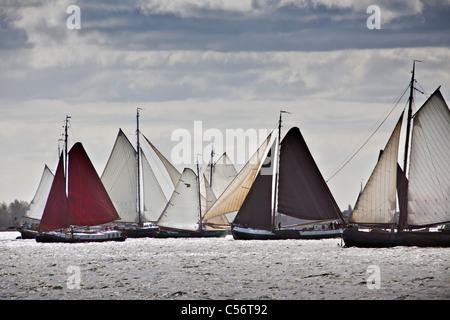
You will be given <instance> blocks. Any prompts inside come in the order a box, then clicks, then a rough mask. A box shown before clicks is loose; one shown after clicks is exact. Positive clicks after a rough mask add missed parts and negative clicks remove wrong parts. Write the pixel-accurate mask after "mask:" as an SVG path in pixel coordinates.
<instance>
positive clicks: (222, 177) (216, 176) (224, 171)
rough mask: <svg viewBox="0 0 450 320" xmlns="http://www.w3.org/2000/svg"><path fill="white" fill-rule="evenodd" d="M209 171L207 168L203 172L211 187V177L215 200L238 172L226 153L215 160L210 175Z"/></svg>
mask: <svg viewBox="0 0 450 320" xmlns="http://www.w3.org/2000/svg"><path fill="white" fill-rule="evenodd" d="M210 171H211V166H208V167H207V169H206V171H205V177H206V179H207V180H206V181H207V182H208V183H209V184H210V185H211V181H210V179H211V176H212V185H211V189H212V191H213V192H214V195H215V196H216V198H218V197H220V195H221V194H222V193H223V192H224V191H225V189H226V188H227V187H228V185H229V184H230V183H231V181H233V179H234V178H235V177H236V175H237V174H238V172H237V170H236V168H235V167H234V165H233V163H232V162H231V160H230V158H229V157H228V155H227V153H226V152H224V153H223V155H222V156H221V157H220V158H219V160H217V162H216V163H215V164H214V165H213V166H212V175H211V172H210Z"/></svg>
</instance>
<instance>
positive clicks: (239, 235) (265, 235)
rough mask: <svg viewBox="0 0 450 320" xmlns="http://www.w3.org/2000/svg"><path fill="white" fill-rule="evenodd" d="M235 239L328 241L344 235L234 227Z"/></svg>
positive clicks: (324, 231)
mask: <svg viewBox="0 0 450 320" xmlns="http://www.w3.org/2000/svg"><path fill="white" fill-rule="evenodd" d="M231 233H232V235H233V238H234V239H236V240H288V239H304V240H313V239H327V238H338V237H341V235H342V230H340V229H332V230H309V231H303V230H296V229H274V230H272V231H268V230H257V229H251V228H242V227H237V226H234V227H233V228H232V229H231Z"/></svg>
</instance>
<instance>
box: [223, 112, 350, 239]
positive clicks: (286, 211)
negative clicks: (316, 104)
mask: <svg viewBox="0 0 450 320" xmlns="http://www.w3.org/2000/svg"><path fill="white" fill-rule="evenodd" d="M282 112H283V111H282ZM282 112H281V113H282ZM281 113H280V120H279V124H278V138H277V141H276V142H274V145H275V144H276V145H277V147H278V148H277V149H278V150H279V153H278V152H276V153H275V154H274V152H272V151H271V152H270V153H268V156H272V154H273V158H274V159H275V161H273V162H271V163H270V164H272V163H274V165H275V174H273V172H272V170H269V171H267V170H266V171H265V172H262V170H260V171H259V173H258V175H257V177H256V179H255V181H254V183H253V184H252V186H251V189H250V191H249V193H248V195H247V197H246V198H245V201H244V202H243V204H242V206H241V208H240V209H239V212H238V214H237V216H236V218H235V219H234V221H233V223H232V233H233V237H234V238H235V239H261V240H266V239H267V240H269V239H321V238H331V237H337V236H340V234H341V230H340V229H339V228H335V227H334V226H335V224H334V222H335V221H340V220H342V217H341V212H340V210H339V207H338V206H337V204H336V202H335V200H334V198H333V196H332V194H331V192H330V190H329V188H328V186H327V185H326V183H325V181H324V179H323V177H322V175H321V173H320V171H319V169H318V167H317V165H316V163H315V161H314V159H313V157H312V155H311V153H310V151H309V149H308V147H307V145H306V142H305V140H304V139H303V137H302V135H301V133H300V130H299V129H298V128H297V127H294V128H291V129H290V130H289V131H288V132H287V134H286V135H285V137H284V138H283V140H282V141H281V143H280V140H281V137H280V136H281V134H280V132H281ZM271 150H274V148H272V149H271ZM278 150H277V151H278ZM277 154H279V157H277ZM278 158H279V161H277V160H278ZM266 162H267V161H266ZM270 164H269V165H270ZM273 179H274V180H273ZM272 200H273V201H274V204H273V205H272ZM286 216H287V217H291V218H295V219H300V220H297V223H296V224H295V225H285V223H284V222H283V220H286ZM295 219H294V220H295ZM300 226H308V227H309V228H305V229H304V228H303V227H300Z"/></svg>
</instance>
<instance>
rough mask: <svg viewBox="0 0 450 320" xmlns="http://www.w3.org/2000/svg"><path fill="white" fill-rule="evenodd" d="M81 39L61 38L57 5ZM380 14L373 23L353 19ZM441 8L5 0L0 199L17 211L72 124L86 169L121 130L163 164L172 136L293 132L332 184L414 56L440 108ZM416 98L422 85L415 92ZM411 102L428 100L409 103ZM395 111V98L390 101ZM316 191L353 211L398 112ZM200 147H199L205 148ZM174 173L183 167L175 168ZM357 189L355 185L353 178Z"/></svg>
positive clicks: (1, 12)
mask: <svg viewBox="0 0 450 320" xmlns="http://www.w3.org/2000/svg"><path fill="white" fill-rule="evenodd" d="M71 4H76V5H78V6H79V7H80V9H81V29H80V30H69V29H68V28H67V27H66V20H67V18H68V17H69V16H70V14H67V13H66V9H67V7H68V6H69V5H71ZM370 5H378V6H379V7H380V9H381V29H379V30H369V29H368V28H367V26H366V21H367V19H368V17H369V16H370V14H368V13H367V12H366V10H367V7H368V6H370ZM449 16H450V1H448V0H447V1H444V0H436V1H419V0H396V1H372V0H370V1H369V0H368V1H356V0H355V1H350V0H346V1H332V0H279V1H277V0H253V1H250V0H248V1H243V0H222V1H218V0H186V1H176V0H155V1H150V0H128V1H119V0H117V1H81V0H79V1H75V0H64V1H60V0H58V1H56V0H55V1H48V0H46V1H44V0H34V1H29V0H19V1H17V0H10V1H2V4H0V126H1V139H0V150H1V155H2V156H1V157H0V181H1V183H0V202H1V201H6V202H10V201H13V200H14V199H16V198H17V199H20V200H26V201H30V200H31V199H32V197H33V195H34V192H35V191H36V188H37V185H38V182H39V179H40V176H41V173H42V170H43V167H44V164H48V165H49V166H50V168H51V169H52V170H54V169H55V166H56V163H57V157H58V155H57V147H58V139H60V138H61V137H60V134H61V133H62V128H61V126H62V124H63V121H64V118H65V116H66V115H67V114H68V115H71V116H72V119H71V130H70V134H71V142H72V143H73V142H74V141H81V142H83V144H84V146H85V148H86V150H87V152H88V154H89V155H90V156H91V159H92V161H93V162H94V165H95V167H96V169H97V171H98V173H99V174H101V173H102V172H103V169H104V166H105V164H106V161H107V159H108V157H109V153H110V151H111V149H112V146H113V143H114V140H115V138H116V135H117V132H118V129H119V127H120V128H122V129H123V130H124V132H125V133H126V134H127V135H128V137H129V139H130V140H131V141H132V142H133V143H134V141H135V136H134V131H135V112H136V108H137V107H141V108H144V110H143V111H142V112H141V129H142V132H143V133H144V134H145V135H146V136H147V137H148V138H149V139H151V140H152V141H153V142H154V143H155V145H156V146H158V147H159V148H160V149H161V151H162V152H163V153H164V154H165V155H167V156H169V155H170V152H171V149H172V148H173V146H174V145H175V144H176V142H172V141H170V137H171V133H172V132H173V131H174V130H175V129H177V128H186V129H188V130H190V131H192V130H193V124H194V121H196V120H202V121H203V129H204V130H206V129H208V128H218V129H220V130H223V131H225V129H227V128H243V129H248V128H255V129H260V128H261V129H262V128H267V129H271V128H273V127H274V126H275V124H276V121H277V119H278V113H279V110H280V109H287V110H289V111H291V112H292V114H291V115H286V116H285V118H284V119H285V122H284V125H285V129H287V128H289V127H290V126H299V127H300V129H301V130H302V133H303V135H304V136H305V139H306V141H307V143H308V145H309V147H310V149H311V152H312V153H313V156H314V157H315V159H316V161H317V163H318V165H319V168H320V169H321V171H322V173H323V175H324V177H325V178H326V179H327V178H328V177H330V176H331V175H332V174H333V173H334V171H335V170H336V168H337V167H338V166H339V165H340V164H341V163H342V162H343V161H345V160H346V158H347V156H348V155H349V154H350V153H351V152H352V150H353V149H354V148H355V146H356V145H357V144H358V143H359V142H360V141H361V140H362V139H363V138H364V137H365V136H366V135H367V133H368V132H369V131H370V129H371V128H372V127H373V126H374V125H375V124H376V123H377V121H378V120H380V119H381V118H382V116H383V115H384V114H386V112H387V111H388V110H390V108H391V107H392V106H393V105H394V102H395V100H396V99H397V98H398V97H399V95H400V94H401V93H402V92H403V90H404V89H405V88H406V86H407V85H408V82H409V80H410V71H411V67H412V61H413V60H414V59H420V60H423V61H424V63H423V64H419V65H418V66H417V70H416V71H417V80H418V84H419V85H420V86H421V88H422V89H421V90H425V91H426V92H427V93H428V94H430V93H432V92H433V91H434V90H435V89H436V88H437V87H438V86H439V85H442V88H441V91H442V93H443V95H444V97H446V98H447V99H450V73H449V70H450V21H449V19H448V17H449ZM419 88H420V87H419ZM416 97H417V100H416V108H418V107H420V104H421V103H422V102H423V101H424V100H425V99H426V96H425V95H421V94H419V93H417V95H416ZM404 101H405V100H404ZM404 101H403V102H402V103H401V105H399V106H398V107H397V109H396V110H395V111H394V112H393V113H392V116H391V117H390V118H389V120H388V121H387V122H386V123H385V124H384V125H383V126H382V128H381V129H380V132H379V134H378V135H376V137H375V138H374V139H373V140H372V141H371V143H370V144H368V145H367V146H366V147H365V148H364V149H363V150H362V151H361V153H360V154H358V156H357V157H356V158H355V159H354V160H352V162H350V164H349V165H348V166H347V167H346V168H345V169H344V170H342V171H341V172H340V173H339V174H338V175H337V176H336V177H334V178H333V179H332V180H331V181H330V183H329V185H330V188H331V191H332V192H333V194H334V195H335V198H336V200H337V202H338V204H339V205H340V207H341V208H342V209H345V208H346V207H347V205H348V204H352V205H353V204H354V201H355V199H356V197H357V195H358V192H359V188H360V184H361V179H367V178H368V176H369V174H370V172H371V170H372V168H373V166H374V164H375V161H376V158H377V154H378V150H379V149H380V148H382V147H383V146H384V144H385V143H386V139H387V137H388V136H389V132H390V131H391V129H392V128H393V126H394V123H395V121H396V120H397V118H398V116H399V115H400V113H401V111H402V108H403V107H404ZM206 145H207V144H206V143H205V146H206ZM180 169H182V168H181V167H180ZM363 182H364V180H363Z"/></svg>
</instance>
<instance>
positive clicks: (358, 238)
mask: <svg viewBox="0 0 450 320" xmlns="http://www.w3.org/2000/svg"><path fill="white" fill-rule="evenodd" d="M342 238H343V240H344V243H345V246H346V247H362V248H387V247H396V246H408V247H450V233H449V232H426V231H401V232H388V231H373V232H366V231H361V230H358V229H351V228H350V229H348V228H347V229H345V230H344V232H343V233H342Z"/></svg>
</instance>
